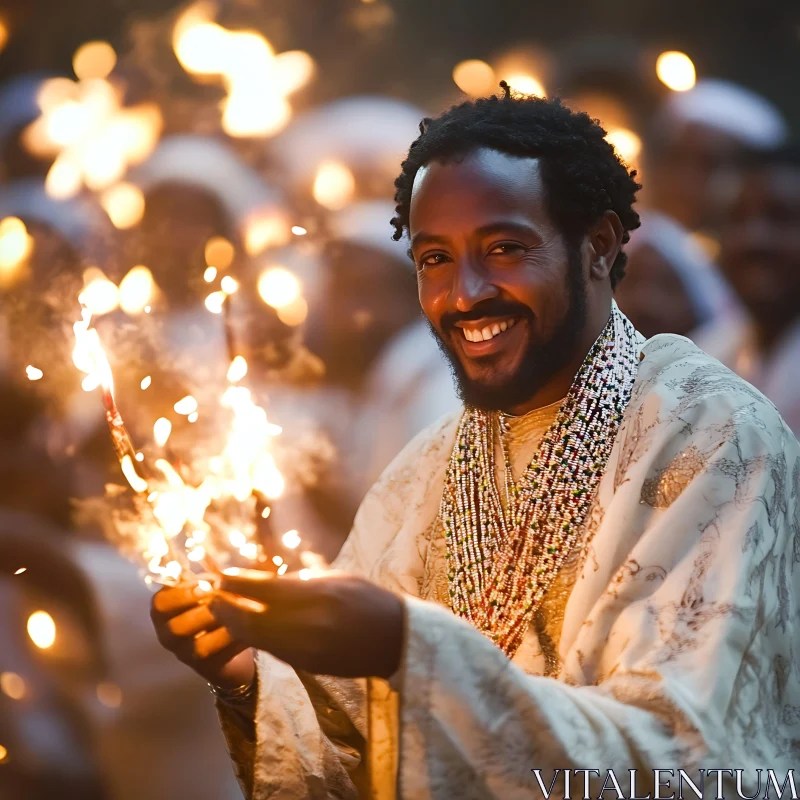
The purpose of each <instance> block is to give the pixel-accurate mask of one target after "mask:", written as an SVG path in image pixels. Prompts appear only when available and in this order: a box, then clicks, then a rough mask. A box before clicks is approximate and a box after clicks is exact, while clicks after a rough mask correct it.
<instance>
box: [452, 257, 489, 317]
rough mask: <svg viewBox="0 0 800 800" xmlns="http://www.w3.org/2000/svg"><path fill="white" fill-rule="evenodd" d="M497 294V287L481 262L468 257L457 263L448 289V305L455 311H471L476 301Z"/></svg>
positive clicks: (478, 301)
mask: <svg viewBox="0 0 800 800" xmlns="http://www.w3.org/2000/svg"><path fill="white" fill-rule="evenodd" d="M498 294H499V290H498V288H497V287H496V286H495V285H494V284H493V283H492V281H491V279H490V276H489V274H488V272H487V271H486V270H485V269H484V268H483V265H482V264H479V263H476V262H475V261H473V260H471V259H470V260H465V261H462V262H461V263H460V264H459V265H458V268H457V270H456V273H455V279H454V282H453V287H452V289H451V291H450V305H451V306H452V307H453V308H454V309H455V310H456V311H460V312H462V313H466V312H467V311H471V310H472V309H473V308H474V307H475V306H476V305H477V304H478V303H480V302H482V301H483V300H488V299H490V298H492V297H497V295H498Z"/></svg>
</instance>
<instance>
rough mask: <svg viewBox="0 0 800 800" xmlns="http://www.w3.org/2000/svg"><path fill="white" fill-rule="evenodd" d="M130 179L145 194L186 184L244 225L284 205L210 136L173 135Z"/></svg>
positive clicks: (137, 168) (276, 194) (278, 196)
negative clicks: (204, 193)
mask: <svg viewBox="0 0 800 800" xmlns="http://www.w3.org/2000/svg"><path fill="white" fill-rule="evenodd" d="M130 180H132V181H133V182H134V183H136V184H138V185H139V186H140V187H141V189H142V190H143V191H144V192H147V191H149V190H150V189H152V188H154V187H156V186H158V185H160V184H163V183H173V182H174V183H183V184H187V185H189V186H194V187H197V188H198V189H205V190H206V191H207V192H209V193H210V194H213V195H214V196H215V197H217V198H218V199H219V200H220V202H221V203H222V205H223V207H224V208H225V210H226V211H227V213H228V215H229V216H230V218H231V220H232V221H233V222H234V223H236V224H238V225H242V224H244V223H245V222H246V221H247V220H249V219H250V218H252V217H253V216H256V215H258V214H259V213H261V212H264V211H269V210H271V209H279V208H281V207H282V206H283V197H282V196H281V194H280V193H279V192H278V191H277V190H276V189H274V188H272V187H270V186H268V185H267V184H266V183H265V182H264V181H263V180H262V178H261V177H260V176H259V175H258V173H257V172H256V171H255V170H253V169H251V168H250V167H249V166H247V164H245V163H244V162H243V161H242V160H241V159H240V158H239V156H238V154H237V153H236V152H235V151H234V150H232V149H231V148H230V147H229V146H228V145H226V144H225V143H224V142H221V141H220V140H218V139H214V138H211V137H209V136H194V135H184V136H170V137H168V138H166V139H163V140H162V141H161V142H160V143H159V145H158V147H157V148H156V149H155V152H154V153H153V154H152V155H151V156H150V158H148V159H147V161H145V162H144V163H143V164H141V165H140V166H138V167H136V169H134V170H133V172H132V173H131V175H130Z"/></svg>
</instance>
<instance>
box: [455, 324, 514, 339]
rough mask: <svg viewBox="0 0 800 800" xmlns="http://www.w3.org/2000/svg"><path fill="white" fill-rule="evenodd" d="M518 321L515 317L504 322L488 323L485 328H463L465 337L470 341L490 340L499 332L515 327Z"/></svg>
mask: <svg viewBox="0 0 800 800" xmlns="http://www.w3.org/2000/svg"><path fill="white" fill-rule="evenodd" d="M515 323H516V320H515V319H510V320H503V322H495V323H494V325H487V326H486V327H485V328H484V329H483V330H474V331H473V330H470V329H469V328H462V329H461V330H462V331H464V338H465V339H466V340H467V341H468V342H488V341H489V339H493V338H494V337H495V336H497V334H498V333H502V332H503V331H506V330H508V329H509V328H513V327H514V324H515Z"/></svg>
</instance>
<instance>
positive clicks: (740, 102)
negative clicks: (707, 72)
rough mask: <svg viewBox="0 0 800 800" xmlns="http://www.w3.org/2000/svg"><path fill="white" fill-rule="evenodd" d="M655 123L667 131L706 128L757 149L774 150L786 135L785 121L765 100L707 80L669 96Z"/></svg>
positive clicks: (747, 90) (738, 89)
mask: <svg viewBox="0 0 800 800" xmlns="http://www.w3.org/2000/svg"><path fill="white" fill-rule="evenodd" d="M659 121H660V122H661V123H662V124H663V125H664V126H666V128H667V130H669V129H670V128H672V129H673V130H675V129H676V128H678V127H680V126H682V125H685V124H690V123H696V124H700V125H706V126H708V127H710V128H714V129H716V130H718V131H721V132H723V133H726V134H728V135H729V136H732V137H733V138H735V139H738V140H739V141H740V142H741V143H742V144H744V145H746V146H748V147H753V148H758V149H765V148H771V147H777V146H778V145H780V144H781V143H782V142H784V141H785V140H786V138H787V136H788V127H787V125H786V122H785V121H784V119H783V117H782V116H781V113H780V112H779V111H778V109H777V108H776V107H775V106H774V105H772V103H770V102H769V101H768V100H766V99H765V98H763V97H761V95H758V94H756V93H755V92H752V91H750V90H749V89H745V88H744V87H743V86H738V85H737V84H735V83H729V82H727V81H721V80H715V79H708V78H707V79H703V80H700V81H698V82H697V85H696V86H695V87H694V88H693V89H690V90H689V91H688V92H674V93H672V94H671V95H670V97H669V98H668V99H667V101H666V103H665V104H664V106H663V107H662V110H661V112H660V114H659Z"/></svg>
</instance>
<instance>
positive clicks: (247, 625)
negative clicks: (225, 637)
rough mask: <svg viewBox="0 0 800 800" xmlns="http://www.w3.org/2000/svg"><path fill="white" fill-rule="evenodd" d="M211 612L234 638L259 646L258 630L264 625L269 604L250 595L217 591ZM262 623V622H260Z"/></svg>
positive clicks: (252, 645)
mask: <svg viewBox="0 0 800 800" xmlns="http://www.w3.org/2000/svg"><path fill="white" fill-rule="evenodd" d="M211 612H212V614H213V615H214V617H215V618H216V619H217V620H219V621H220V622H221V623H222V624H223V625H225V627H226V628H227V629H228V630H229V631H230V633H231V634H232V636H233V638H234V639H237V640H239V641H242V642H245V643H246V644H248V645H250V646H251V647H258V645H259V642H258V641H256V640H257V639H260V638H261V637H259V635H258V631H259V628H260V627H263V617H264V615H265V614H267V613H268V606H266V605H264V604H263V603H261V602H259V601H257V600H253V599H251V598H249V597H240V596H238V595H233V594H228V593H227V592H217V594H216V596H215V598H214V600H213V601H212V603H211ZM259 623H261V624H259Z"/></svg>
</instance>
